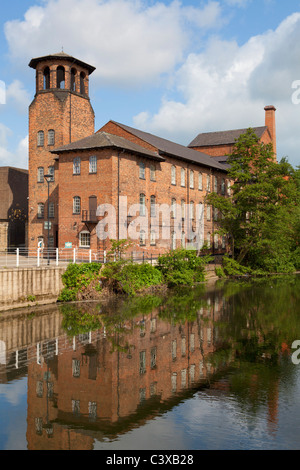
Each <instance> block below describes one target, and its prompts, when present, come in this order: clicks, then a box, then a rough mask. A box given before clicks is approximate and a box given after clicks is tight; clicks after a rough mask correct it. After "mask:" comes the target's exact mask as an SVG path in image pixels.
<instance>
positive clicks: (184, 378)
mask: <svg viewBox="0 0 300 470" xmlns="http://www.w3.org/2000/svg"><path fill="white" fill-rule="evenodd" d="M185 387H186V369H182V371H181V388H185Z"/></svg>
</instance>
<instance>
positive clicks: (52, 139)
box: [48, 129, 55, 145]
mask: <svg viewBox="0 0 300 470" xmlns="http://www.w3.org/2000/svg"><path fill="white" fill-rule="evenodd" d="M54 144H55V130H54V129H50V130H49V131H48V145H54Z"/></svg>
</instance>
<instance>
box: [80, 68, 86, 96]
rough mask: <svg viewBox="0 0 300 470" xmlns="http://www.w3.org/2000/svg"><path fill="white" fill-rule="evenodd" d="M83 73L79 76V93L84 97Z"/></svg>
mask: <svg viewBox="0 0 300 470" xmlns="http://www.w3.org/2000/svg"><path fill="white" fill-rule="evenodd" d="M84 82H85V73H83V72H81V74H80V93H81V94H82V95H85V84H84Z"/></svg>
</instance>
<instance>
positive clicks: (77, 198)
mask: <svg viewBox="0 0 300 470" xmlns="http://www.w3.org/2000/svg"><path fill="white" fill-rule="evenodd" d="M78 202H79V203H78ZM80 212H81V198H80V196H74V197H73V214H77V215H78V214H80Z"/></svg>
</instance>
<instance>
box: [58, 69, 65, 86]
mask: <svg viewBox="0 0 300 470" xmlns="http://www.w3.org/2000/svg"><path fill="white" fill-rule="evenodd" d="M56 88H60V89H62V90H64V88H65V69H64V67H62V66H61V65H60V66H59V67H57V69H56Z"/></svg>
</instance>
